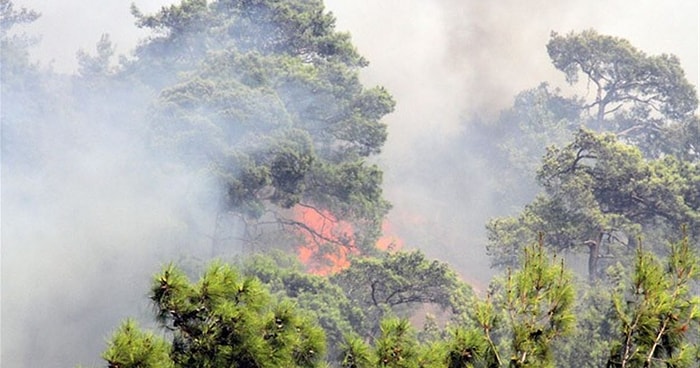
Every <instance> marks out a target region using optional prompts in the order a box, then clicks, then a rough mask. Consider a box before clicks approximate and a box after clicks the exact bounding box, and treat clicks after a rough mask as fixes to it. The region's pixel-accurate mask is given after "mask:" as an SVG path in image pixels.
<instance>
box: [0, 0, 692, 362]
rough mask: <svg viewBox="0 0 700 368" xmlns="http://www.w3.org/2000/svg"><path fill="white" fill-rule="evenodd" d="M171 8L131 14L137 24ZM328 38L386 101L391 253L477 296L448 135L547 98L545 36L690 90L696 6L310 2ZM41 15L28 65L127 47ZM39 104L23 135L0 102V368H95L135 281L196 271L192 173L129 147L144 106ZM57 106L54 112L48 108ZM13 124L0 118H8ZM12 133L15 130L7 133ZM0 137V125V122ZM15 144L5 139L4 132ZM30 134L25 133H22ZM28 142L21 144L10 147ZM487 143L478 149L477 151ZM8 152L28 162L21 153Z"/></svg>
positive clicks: (471, 176) (79, 10)
mask: <svg viewBox="0 0 700 368" xmlns="http://www.w3.org/2000/svg"><path fill="white" fill-rule="evenodd" d="M173 2H175V1H165V0H160V1H158V0H152V1H145V0H139V1H136V4H137V5H138V6H139V8H141V9H142V10H143V11H144V13H151V12H153V11H155V10H157V9H158V8H159V6H160V5H163V4H167V3H173ZM326 3H327V8H328V9H329V10H331V11H333V12H334V14H335V15H336V17H337V18H338V22H337V24H338V28H339V29H340V30H347V31H349V32H351V34H352V36H353V41H354V43H355V44H356V45H357V46H358V49H359V51H360V53H361V54H363V55H364V56H366V58H367V59H368V60H369V61H370V66H369V67H368V68H367V69H366V70H365V71H364V72H363V75H362V77H363V79H364V81H365V84H366V85H368V86H372V85H383V86H386V87H387V89H388V90H389V91H390V92H391V93H392V94H393V96H394V97H395V99H396V100H397V102H398V104H397V108H396V112H395V113H393V114H392V115H390V116H388V117H387V118H386V120H385V121H386V122H387V124H389V134H390V135H389V141H388V142H387V145H386V146H385V150H384V152H383V153H382V155H381V156H380V157H379V158H378V161H379V163H380V164H381V165H382V167H383V168H384V169H385V171H386V176H385V178H386V192H387V196H388V197H389V199H390V201H391V202H392V203H393V204H394V209H393V211H392V214H391V217H392V221H393V224H394V228H395V230H396V231H397V232H399V234H400V235H401V236H402V237H403V238H404V240H405V241H406V244H407V246H412V247H419V248H421V249H423V250H424V251H425V252H426V253H428V254H429V255H431V256H433V257H438V258H440V259H442V260H445V261H449V262H451V263H452V264H453V265H455V266H456V267H458V270H459V271H460V273H462V274H463V275H464V276H465V278H467V279H469V280H474V281H476V282H482V283H483V282H485V281H486V280H488V279H489V277H490V275H491V274H492V271H491V270H489V269H488V260H487V259H486V256H485V254H484V230H483V226H484V223H485V221H486V219H487V218H488V217H489V216H493V215H497V214H501V213H502V209H500V208H497V207H495V205H494V200H493V198H492V190H491V188H490V187H489V184H488V183H489V180H487V178H493V177H494V176H496V175H497V174H494V173H493V172H492V171H491V170H490V169H489V167H485V166H484V164H483V162H480V161H479V160H477V159H475V158H473V157H470V156H469V155H468V152H470V151H469V149H468V147H460V146H459V142H460V141H459V137H460V135H461V134H463V132H464V129H465V126H466V125H468V124H469V123H470V122H471V121H473V120H475V119H483V120H488V119H492V118H493V117H495V116H496V115H497V113H498V111H500V110H501V109H503V108H505V107H508V106H509V105H510V103H511V102H512V98H513V96H514V95H515V94H517V93H518V92H520V91H522V90H524V89H527V88H531V87H534V86H536V85H537V84H539V83H540V82H541V81H545V80H547V81H551V82H552V83H553V84H555V85H563V76H562V75H561V74H560V73H558V72H557V71H556V70H554V69H553V67H551V65H550V62H549V60H548V57H547V55H546V50H545V44H546V43H547V41H548V39H549V34H550V31H552V30H554V31H558V32H560V33H566V32H569V31H571V30H581V29H586V28H595V29H596V30H598V31H599V32H600V33H603V34H612V35H616V36H620V37H623V38H626V39H628V40H630V41H631V42H632V44H633V45H635V46H637V47H638V48H640V49H642V50H644V51H646V52H647V53H649V54H658V53H662V52H666V53H673V54H676V55H678V56H679V57H680V59H681V62H682V63H683V65H684V67H685V70H686V73H687V74H688V76H689V79H690V80H691V81H696V85H698V84H697V80H698V43H699V42H698V23H699V22H698V3H697V2H696V1H694V0H679V1H676V2H674V3H673V4H672V5H670V4H667V3H660V2H657V1H653V0H643V1H631V0H626V1H622V0H615V1H610V2H597V3H593V4H592V3H591V2H590V1H583V0H570V1H564V2H551V1H549V2H545V1H544V0H538V1H528V2H524V1H515V0H505V1H497V2H496V1H491V2H486V1H477V0H472V1H457V0H435V1H419V0H394V1H389V0H386V1H370V0H355V1H341V0H330V1H327V2H326ZM15 5H16V6H18V7H21V6H24V7H28V8H32V9H36V10H38V11H39V12H41V13H42V14H43V15H42V17H41V18H40V19H39V20H38V21H37V22H36V23H35V24H33V25H31V26H29V27H26V29H27V32H28V33H30V34H35V35H39V36H41V38H42V42H41V44H40V45H38V47H36V48H35V51H34V52H33V54H32V55H33V57H34V58H35V59H36V60H39V61H40V62H41V63H43V64H44V65H46V64H50V65H51V66H52V67H53V68H54V70H55V71H58V72H63V73H71V72H74V71H75V70H76V69H77V68H76V62H75V57H74V56H75V52H76V51H77V50H78V49H85V50H92V49H93V47H94V46H93V45H94V44H95V42H96V41H97V40H98V39H99V35H100V34H103V33H109V34H110V35H111V37H112V39H113V40H114V41H115V44H116V46H117V51H118V52H120V53H126V52H127V51H128V50H129V49H131V48H133V46H135V45H136V44H137V41H138V38H139V37H143V36H144V34H143V32H142V31H141V30H138V29H137V28H136V27H134V26H133V19H132V17H131V16H130V14H129V10H128V5H126V4H125V3H124V2H122V1H116V0H112V1H99V2H95V1H88V0H68V1H60V2H58V1H54V2H48V1H38V0H24V1H16V2H15ZM62 88H65V86H63V85H58V86H55V88H54V89H50V90H48V91H46V93H47V94H48V95H51V96H54V97H55V98H57V99H58V100H59V101H52V102H51V103H50V104H48V106H51V107H52V109H53V110H49V111H45V112H44V114H43V115H42V116H41V117H39V118H37V119H35V120H33V121H34V122H35V123H34V124H35V125H27V124H29V122H28V119H24V120H23V119H22V115H21V109H20V107H21V104H22V103H27V101H16V104H13V103H11V102H10V101H8V100H7V98H6V97H7V96H2V97H3V101H2V102H3V103H2V115H3V119H5V118H6V117H7V116H12V117H13V118H16V119H18V120H17V121H22V124H23V125H21V126H20V127H21V129H20V130H21V131H20V132H14V131H13V132H8V131H3V144H8V143H7V142H8V140H7V138H8V137H9V136H12V134H18V135H19V136H21V137H24V139H25V140H24V141H20V142H19V143H20V144H18V146H16V147H15V146H13V149H14V148H17V150H18V151H19V152H21V153H17V154H15V155H9V156H8V155H7V154H5V152H7V151H8V149H6V147H4V148H3V159H2V160H3V162H2V293H1V295H2V300H1V303H2V322H1V323H2V325H1V327H2V328H1V330H2V341H1V344H2V363H3V366H7V367H23V366H26V367H30V366H73V365H75V364H77V363H82V364H92V365H99V364H100V360H99V353H100V352H101V351H102V350H103V349H104V347H105V344H104V342H105V340H106V339H107V338H108V337H109V334H110V333H111V332H112V331H113V330H114V328H115V327H116V326H117V325H118V323H119V322H120V321H121V320H122V319H123V318H125V317H127V316H136V317H141V318H142V319H144V320H147V319H148V318H147V316H148V315H149V310H148V304H147V300H146V298H145V295H146V293H147V289H148V286H149V277H150V275H151V274H152V273H153V272H155V271H157V269H158V268H159V267H160V265H161V263H162V262H167V261H170V260H174V259H177V258H178V257H180V256H181V255H193V256H195V257H206V256H208V253H207V251H208V249H209V248H208V247H209V244H210V241H209V240H208V238H207V233H208V232H209V231H213V230H212V229H213V226H214V219H213V218H212V215H213V213H212V211H210V209H211V205H212V202H211V201H212V199H211V197H213V195H212V192H214V191H215V190H216V189H215V188H214V187H213V186H212V185H211V183H209V182H208V181H207V179H206V174H204V173H189V172H184V171H183V170H180V169H179V168H177V167H169V166H166V167H164V166H163V163H162V162H161V161H159V160H158V159H156V158H155V157H152V155H151V154H150V152H149V151H148V150H147V149H145V148H144V142H143V141H142V137H143V131H142V130H141V128H140V127H141V126H143V125H144V121H143V114H144V112H145V110H146V109H147V103H148V101H150V100H151V99H152V98H153V95H152V94H151V93H152V92H150V91H148V90H143V91H122V92H121V93H115V94H114V95H111V96H102V99H96V98H95V96H91V95H90V94H89V93H82V94H77V95H75V96H74V97H71V98H67V97H60V98H59V97H56V96H55V95H57V94H58V95H61V94H64V93H65V89H62ZM61 98H66V99H67V100H65V101H64V100H61ZM15 109H16V110H15ZM25 120H26V121H25ZM3 126H5V123H3ZM18 129H19V128H18ZM29 133H31V134H29ZM27 134H29V136H28V135H27ZM484 144H488V142H484ZM23 145H31V147H30V148H27V147H23Z"/></svg>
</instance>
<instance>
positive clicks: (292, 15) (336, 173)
mask: <svg viewBox="0 0 700 368" xmlns="http://www.w3.org/2000/svg"><path fill="white" fill-rule="evenodd" d="M132 11H133V13H134V15H135V16H136V18H137V24H138V25H140V26H141V27H145V28H149V29H152V30H153V31H154V32H155V34H154V36H153V37H152V38H151V39H150V40H149V41H148V42H146V43H144V44H143V45H142V46H141V47H140V48H139V50H137V57H138V61H137V62H134V63H132V64H131V65H128V66H127V70H129V71H131V72H133V73H134V75H137V76H139V77H140V78H141V80H143V81H144V82H146V83H148V84H150V85H152V86H153V87H155V88H156V89H158V90H160V98H159V101H158V103H157V104H156V106H155V109H154V110H155V112H154V117H153V120H154V123H153V130H154V132H155V133H156V134H155V137H154V142H155V143H156V146H157V147H158V148H159V149H166V150H169V151H170V152H171V153H174V154H175V156H174V157H178V159H179V160H180V161H179V162H180V163H183V162H185V163H187V164H188V165H194V167H195V168H201V167H206V168H213V169H212V171H213V173H214V174H215V175H216V177H217V178H219V180H220V182H221V184H222V186H223V187H224V188H225V189H224V193H223V194H224V195H223V197H224V199H223V201H222V207H221V211H222V213H224V214H226V216H228V217H234V218H236V219H237V223H238V224H239V225H242V227H244V230H243V231H242V236H241V238H242V240H243V241H244V243H246V244H249V246H250V247H255V246H259V245H260V244H258V243H256V234H259V233H260V232H264V231H267V230H269V229H277V230H279V229H282V230H285V231H287V233H289V234H290V235H295V234H298V233H299V232H301V233H302V234H305V235H302V236H304V237H311V238H312V239H314V240H319V242H317V243H318V245H319V246H320V245H321V243H324V244H326V245H334V246H335V248H336V250H338V252H339V253H340V254H342V253H348V252H353V251H354V250H352V249H353V248H357V249H362V250H364V251H368V250H370V249H372V248H373V247H374V243H375V241H376V239H377V238H378V236H379V234H380V228H381V224H382V219H383V218H384V216H385V215H386V213H387V211H388V210H389V207H390V206H389V204H388V202H387V201H386V200H385V199H384V198H383V194H382V189H381V184H382V172H381V170H380V169H379V167H378V166H376V165H374V164H371V163H369V162H368V158H369V157H370V156H372V155H375V154H377V153H379V152H380V150H381V148H382V145H383V144H384V141H385V140H386V126H385V124H384V123H382V122H381V121H380V120H381V118H382V117H383V116H384V115H386V114H387V113H389V112H391V111H392V110H393V107H394V102H393V100H392V98H391V96H390V95H389V94H388V93H387V91H386V90H384V89H383V88H382V87H375V88H369V89H367V88H365V87H364V86H363V85H362V84H361V83H360V81H359V79H358V71H359V70H360V68H362V67H364V66H366V65H367V62H366V61H365V60H364V59H363V58H362V57H361V56H360V55H359V54H358V53H357V51H356V50H355V48H354V47H353V45H352V43H351V42H350V38H349V36H348V35H347V34H345V33H339V32H337V31H335V29H334V22H335V20H334V18H333V16H332V15H331V14H329V13H327V12H325V10H324V8H323V4H322V2H321V1H301V0H293V1H285V2H279V1H272V0H266V1H257V2H241V1H233V0H218V1H213V2H211V3H207V2H205V1H201V0H199V1H198V0H186V1H182V2H181V4H180V5H172V6H170V7H166V8H163V9H162V10H161V11H160V12H158V13H156V14H154V15H144V14H142V13H140V12H139V11H138V9H136V8H134V9H133V10H132ZM156 69H157V70H158V73H153V72H154V70H156ZM311 209H313V210H311ZM307 210H308V212H316V213H317V214H319V215H320V216H323V217H326V218H329V219H331V218H332V219H333V221H332V222H337V223H347V224H349V225H348V226H351V227H352V230H353V231H352V232H351V233H352V238H353V239H352V240H351V241H349V240H348V241H344V240H341V239H339V238H336V237H335V236H333V237H331V236H330V234H328V233H326V232H325V230H321V231H319V230H318V229H316V228H314V226H313V225H312V224H310V223H307V222H305V221H306V220H305V219H308V218H309V215H308V214H305V215H303V216H300V213H301V212H304V211H307ZM220 217H221V216H220ZM224 217H225V216H224ZM314 221H315V220H314ZM219 225H220V226H219V228H221V227H225V226H230V225H224V224H223V222H221V223H219ZM288 230H292V231H291V232H289V231H288ZM215 238H217V239H218V238H221V237H219V236H217V235H216V234H215ZM219 240H220V239H219ZM320 240H322V242H321V241H320ZM219 243H223V242H219ZM292 243H294V242H292ZM227 244H228V243H226V244H219V245H224V246H225V245H227ZM339 257H343V255H339Z"/></svg>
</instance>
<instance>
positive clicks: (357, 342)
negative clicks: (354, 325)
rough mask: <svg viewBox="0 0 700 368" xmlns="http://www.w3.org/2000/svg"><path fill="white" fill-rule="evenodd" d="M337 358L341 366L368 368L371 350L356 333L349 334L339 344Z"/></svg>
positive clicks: (346, 367) (345, 367)
mask: <svg viewBox="0 0 700 368" xmlns="http://www.w3.org/2000/svg"><path fill="white" fill-rule="evenodd" d="M339 360H340V366H341V367H342V368H370V367H372V352H371V350H370V347H369V346H368V345H367V344H365V342H364V341H362V339H360V338H359V337H358V336H357V335H349V336H348V337H346V338H345V342H344V343H343V345H342V346H341V353H340V359H339Z"/></svg>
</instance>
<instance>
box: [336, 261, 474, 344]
mask: <svg viewBox="0 0 700 368" xmlns="http://www.w3.org/2000/svg"><path fill="white" fill-rule="evenodd" d="M331 282H333V283H334V284H337V285H338V286H340V287H341V288H342V289H343V290H344V291H345V293H346V295H347V297H348V298H349V299H350V300H351V301H352V303H353V304H354V305H357V306H358V307H359V308H360V309H361V310H363V311H364V313H365V314H366V316H367V317H366V320H365V323H366V324H367V325H366V326H363V327H361V328H360V329H359V330H362V331H371V330H372V329H375V328H376V327H375V326H377V325H378V323H379V321H380V320H381V319H382V318H383V317H384V315H385V314H386V313H387V312H388V311H393V313H401V312H402V311H403V310H405V309H406V308H407V307H411V306H416V305H421V304H434V305H437V306H439V307H441V308H448V309H450V311H451V312H452V313H453V314H455V315H459V314H460V313H463V311H464V308H465V307H466V305H467V302H468V300H469V297H470V296H471V288H470V287H469V286H468V285H466V284H464V283H463V282H461V281H460V280H459V279H458V277H457V275H456V274H455V272H454V271H452V270H451V269H450V268H449V267H448V265H447V264H445V263H442V262H438V261H429V260H427V259H426V258H425V255H424V254H423V253H421V252H417V251H413V252H396V253H386V254H384V255H383V256H382V257H381V258H358V259H355V260H353V262H352V265H351V266H350V267H349V268H348V269H345V270H343V271H341V272H340V273H338V274H336V275H334V276H332V277H331Z"/></svg>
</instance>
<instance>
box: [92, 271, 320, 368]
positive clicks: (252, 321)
mask: <svg viewBox="0 0 700 368" xmlns="http://www.w3.org/2000/svg"><path fill="white" fill-rule="evenodd" d="M151 300H152V301H153V303H154V307H155V312H156V319H157V320H158V322H159V323H160V324H161V326H162V327H163V328H165V329H166V330H167V331H170V332H171V333H172V343H171V344H170V345H171V346H172V347H171V348H170V349H168V353H169V356H168V355H165V356H164V354H163V349H162V348H161V347H160V346H161V345H162V344H161V345H157V344H156V343H151V342H149V341H150V340H146V339H147V338H150V337H149V336H150V335H147V334H146V335H143V334H142V333H141V332H137V333H136V335H135V336H136V337H138V339H140V340H137V342H136V343H135V344H136V345H135V346H136V347H132V346H131V345H125V343H124V342H123V340H124V339H127V341H130V340H129V339H131V340H134V339H135V338H132V337H130V335H129V334H133V332H132V330H133V326H132V324H129V323H127V324H126V325H125V326H126V327H124V328H122V330H120V331H119V332H118V333H117V334H116V335H115V337H114V339H113V341H112V342H111V343H110V348H109V350H108V352H107V353H105V357H106V359H123V358H121V357H123V356H128V357H130V356H131V355H130V354H131V351H132V350H134V349H136V350H135V351H137V352H139V354H141V355H139V356H138V357H139V358H138V359H139V361H147V360H148V359H150V360H148V361H153V362H160V363H159V364H166V365H163V366H177V367H220V366H245V367H317V366H319V364H321V360H322V359H323V357H324V353H325V335H324V333H323V330H322V329H321V328H319V327H318V326H317V325H316V324H315V321H313V320H310V319H308V318H307V317H305V316H302V315H301V314H300V313H299V311H298V309H297V307H296V305H295V304H293V303H292V302H290V301H288V300H287V301H285V300H283V301H281V302H279V303H275V302H273V301H272V299H271V298H270V296H269V294H268V292H267V290H266V289H265V288H264V287H263V285H262V284H261V283H260V281H258V280H257V279H255V278H243V277H241V276H240V275H239V274H238V272H237V271H236V270H235V269H233V268H231V267H230V266H228V265H224V264H221V263H214V264H212V265H211V266H209V267H208V268H207V270H206V272H205V273H204V275H203V276H202V277H201V279H200V280H199V282H197V283H192V282H190V281H189V279H188V278H187V277H186V276H185V274H184V273H183V272H182V271H181V270H180V269H178V268H177V267H175V266H173V265H170V266H168V267H166V268H165V269H164V270H163V271H162V272H161V273H160V274H158V275H156V277H155V279H154V281H153V286H152V288H151ZM124 336H126V337H124ZM142 340H143V341H145V342H143V343H141V342H140V341H142ZM151 340H152V339H151ZM163 344H164V343H163ZM142 345H143V346H145V347H143V346H142ZM151 345H153V346H154V348H151V347H150V346H151ZM166 346H167V345H166ZM156 348H157V349H156ZM139 349H140V350H139ZM142 355H143V356H144V357H143V358H142V357H141V356H142ZM113 357H116V358H113ZM166 357H167V359H166ZM167 364H171V365H167ZM135 366H138V365H135Z"/></svg>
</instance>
